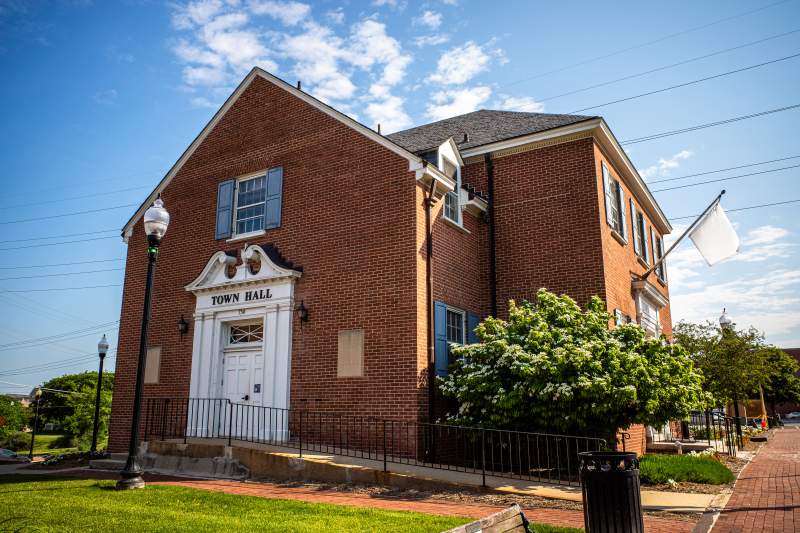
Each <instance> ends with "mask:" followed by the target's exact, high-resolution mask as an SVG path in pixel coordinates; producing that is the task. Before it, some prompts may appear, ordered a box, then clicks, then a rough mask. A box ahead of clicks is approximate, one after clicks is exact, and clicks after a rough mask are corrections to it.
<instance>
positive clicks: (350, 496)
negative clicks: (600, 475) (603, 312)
mask: <svg viewBox="0 0 800 533" xmlns="http://www.w3.org/2000/svg"><path fill="white" fill-rule="evenodd" d="M151 484H153V485H172V486H177V487H188V488H194V489H204V490H213V491H219V492H225V493H228V494H241V495H246V496H259V497H262V498H274V499H283V500H300V501H305V502H314V503H330V504H335V505H349V506H353V507H371V508H379V509H388V510H392V511H416V512H420V513H430V514H439V515H454V516H465V517H469V518H480V517H483V516H486V515H489V514H492V513H495V512H497V511H499V510H501V509H502V507H497V506H492V505H480V504H463V503H456V502H448V501H442V500H433V499H425V500H406V499H401V498H392V497H385V496H370V495H366V494H357V493H348V492H338V491H334V490H325V489H309V488H303V487H286V486H282V485H276V484H272V483H254V482H238V481H221V480H183V481H158V482H154V483H151ZM525 516H527V517H528V519H529V520H530V521H531V522H538V523H543V524H551V525H557V526H569V527H576V528H583V513H582V512H580V511H568V510H562V509H542V508H536V509H525ZM693 527H694V523H693V522H685V521H679V520H669V519H664V518H658V517H651V516H646V517H645V529H646V530H647V532H648V533H682V532H686V533H688V532H690V531H692V528H693Z"/></svg>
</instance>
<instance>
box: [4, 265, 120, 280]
mask: <svg viewBox="0 0 800 533" xmlns="http://www.w3.org/2000/svg"><path fill="white" fill-rule="evenodd" d="M120 270H125V269H124V268H101V269H98V270H83V271H80V272H60V273H57V274H37V275H35V276H14V277H10V278H0V281H10V280H13V279H38V278H55V277H59V276H79V275H83V274H97V273H98V272H119V271H120Z"/></svg>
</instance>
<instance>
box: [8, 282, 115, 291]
mask: <svg viewBox="0 0 800 533" xmlns="http://www.w3.org/2000/svg"><path fill="white" fill-rule="evenodd" d="M105 287H122V284H120V283H114V284H111V285H87V286H85V287H53V288H50V289H17V290H5V289H4V290H3V292H11V293H16V292H50V291H77V290H82V289H102V288H105Z"/></svg>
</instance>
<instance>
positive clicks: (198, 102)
mask: <svg viewBox="0 0 800 533" xmlns="http://www.w3.org/2000/svg"><path fill="white" fill-rule="evenodd" d="M190 103H191V104H192V107H198V108H201V109H215V108H217V107H219V104H217V103H215V102H212V101H211V100H209V99H208V98H205V97H204V96H195V97H193V98H192V99H191V100H190Z"/></svg>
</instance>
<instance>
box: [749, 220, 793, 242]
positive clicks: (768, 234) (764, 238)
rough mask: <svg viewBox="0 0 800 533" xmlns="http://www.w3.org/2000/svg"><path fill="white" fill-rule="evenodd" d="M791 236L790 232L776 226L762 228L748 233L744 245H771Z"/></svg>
mask: <svg viewBox="0 0 800 533" xmlns="http://www.w3.org/2000/svg"><path fill="white" fill-rule="evenodd" d="M787 235H789V230H787V229H785V228H778V227H776V226H770V225H767V226H761V227H758V228H755V229H752V230H750V231H748V232H747V237H746V238H745V239H743V241H742V244H743V245H745V246H754V245H756V244H769V243H773V242H775V241H778V240H780V239H782V238H784V237H786V236H787Z"/></svg>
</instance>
